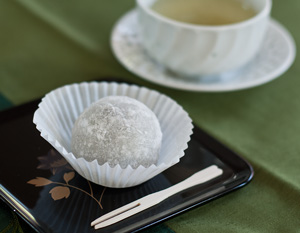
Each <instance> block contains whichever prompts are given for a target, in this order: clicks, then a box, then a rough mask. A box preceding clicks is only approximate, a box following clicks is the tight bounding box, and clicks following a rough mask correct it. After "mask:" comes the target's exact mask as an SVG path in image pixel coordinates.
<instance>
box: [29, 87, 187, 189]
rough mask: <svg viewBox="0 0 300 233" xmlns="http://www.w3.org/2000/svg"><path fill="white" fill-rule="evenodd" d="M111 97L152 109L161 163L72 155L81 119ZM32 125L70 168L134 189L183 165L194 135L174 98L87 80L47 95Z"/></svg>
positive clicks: (99, 180)
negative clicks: (131, 163) (147, 164)
mask: <svg viewBox="0 0 300 233" xmlns="http://www.w3.org/2000/svg"><path fill="white" fill-rule="evenodd" d="M109 95H120V96H129V97H131V98H134V99H137V100H139V101H140V102H142V103H144V104H145V105H146V106H148V107H149V108H150V109H151V110H152V111H153V112H154V113H155V115H156V116H157V118H158V120H159V123H160V126H161V130H162V133H163V139H162V147H161V150H160V155H159V159H158V162H157V164H154V165H151V166H150V167H148V168H145V167H143V166H139V167H138V168H136V169H133V168H132V167H131V166H128V167H127V168H125V169H122V168H121V167H120V166H119V165H117V166H115V167H110V166H109V164H108V163H105V164H103V165H99V164H98V162H97V160H94V161H92V162H88V161H86V160H85V159H83V158H76V157H75V156H74V155H73V154H72V152H71V139H72V128H73V125H74V123H75V121H76V119H77V118H78V117H79V115H80V114H81V113H82V112H83V111H84V110H85V109H86V108H88V107H89V106H90V105H91V104H92V103H94V102H95V101H97V100H98V99H100V98H103V97H105V96H109ZM33 121H34V123H35V124H36V126H37V129H38V130H39V131H40V132H41V136H42V137H43V138H44V139H45V140H47V141H48V142H49V143H50V144H51V145H52V146H53V147H54V148H55V149H56V150H57V151H58V152H59V153H61V154H62V156H64V157H65V158H66V160H67V161H68V162H69V164H70V165H71V166H72V167H73V168H74V169H75V170H76V171H77V172H78V173H79V174H80V175H81V176H83V177H85V178H86V179H88V180H90V181H92V182H94V183H96V184H100V185H103V186H108V187H118V188H123V187H131V186H135V185H138V184H141V183H143V182H145V181H146V180H149V179H151V178H152V177H154V176H156V175H157V174H159V173H161V172H162V171H164V170H165V169H167V168H169V167H170V166H172V165H174V164H176V163H178V162H179V160H180V158H181V157H182V156H183V155H184V150H185V149H186V148H187V143H188V141H189V140H190V136H191V134H192V128H193V125H192V121H191V119H190V118H189V116H188V114H187V113H186V112H185V111H184V109H183V108H182V107H181V106H180V105H178V104H177V103H176V102H175V101H174V100H172V99H171V98H169V97H167V96H166V95H163V94H160V93H159V92H157V91H154V90H149V89H148V88H145V87H138V86H136V85H128V84H126V83H121V84H119V83H114V82H112V83H108V82H100V83H99V82H90V83H87V82H84V83H80V84H72V85H67V86H64V87H61V88H58V89H56V90H54V91H51V92H50V93H49V94H47V95H46V96H45V97H44V98H43V99H42V102H41V103H40V104H39V108H38V109H37V110H36V112H35V114H34V119H33Z"/></svg>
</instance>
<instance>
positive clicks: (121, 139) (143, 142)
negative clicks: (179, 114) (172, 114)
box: [71, 96, 162, 168]
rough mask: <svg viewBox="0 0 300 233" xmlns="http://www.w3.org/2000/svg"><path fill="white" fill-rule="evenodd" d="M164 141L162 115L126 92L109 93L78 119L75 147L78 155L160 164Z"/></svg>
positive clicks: (101, 161) (122, 162) (123, 163)
mask: <svg viewBox="0 0 300 233" xmlns="http://www.w3.org/2000/svg"><path fill="white" fill-rule="evenodd" d="M161 143H162V132H161V129H160V125H159V122H158V119H157V117H156V116H155V114H154V113H153V112H152V111H151V110H150V109H149V108H148V107H147V106H146V105H144V104H143V103H141V102H139V101H137V100H135V99H133V98H130V97H126V96H108V97H104V98H102V99H100V100H98V101H97V102H95V103H94V104H92V105H91V106H90V107H89V108H87V109H86V110H85V111H84V112H83V113H82V114H81V115H80V116H79V118H78V119H77V120H76V122H75V125H74V127H73V130H72V142H71V147H72V152H73V154H74V156H75V157H76V158H79V157H83V158H84V159H86V160H87V161H93V160H95V159H97V161H98V163H99V164H100V165H103V164H104V163H106V162H108V164H109V165H110V166H111V167H114V166H116V165H117V164H119V165H120V166H121V168H126V167H127V166H128V165H130V166H132V168H137V167H138V166H140V165H142V166H144V167H149V166H151V165H152V164H156V162H157V160H158V156H159V151H160V147H161Z"/></svg>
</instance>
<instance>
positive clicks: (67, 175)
mask: <svg viewBox="0 0 300 233" xmlns="http://www.w3.org/2000/svg"><path fill="white" fill-rule="evenodd" d="M74 176H75V172H68V173H65V174H64V180H65V181H66V183H69V181H70V180H72V179H73V178H74Z"/></svg>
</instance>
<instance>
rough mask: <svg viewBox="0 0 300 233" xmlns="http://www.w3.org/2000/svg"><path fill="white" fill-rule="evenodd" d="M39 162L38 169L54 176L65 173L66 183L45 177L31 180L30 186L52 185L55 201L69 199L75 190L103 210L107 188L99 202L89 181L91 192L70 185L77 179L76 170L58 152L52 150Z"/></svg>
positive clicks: (51, 191) (52, 194) (40, 158)
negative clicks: (47, 171) (102, 201)
mask: <svg viewBox="0 0 300 233" xmlns="http://www.w3.org/2000/svg"><path fill="white" fill-rule="evenodd" d="M38 160H39V161H40V164H39V165H38V166H37V169H43V170H50V171H51V173H52V174H53V175H55V174H59V173H63V175H62V178H63V180H64V182H57V181H53V180H50V179H47V178H44V177H36V178H35V179H31V180H29V181H28V182H27V183H28V184H31V185H34V186H35V187H42V186H47V185H50V184H52V185H54V187H53V188H52V189H51V190H50V191H49V193H50V195H51V197H52V199H53V200H54V201H57V200H61V199H64V198H65V199H67V198H68V197H69V196H70V194H71V189H75V190H77V191H80V192H83V193H84V194H86V195H88V196H90V197H91V198H92V199H94V201H96V202H97V204H98V205H99V207H100V208H101V209H103V207H102V204H101V200H102V197H103V194H104V192H105V187H104V188H103V190H102V193H101V195H100V198H99V200H98V199H97V198H96V197H95V196H94V192H93V188H92V186H91V183H90V182H89V181H88V180H86V181H87V183H88V185H89V189H90V190H89V192H87V191H85V190H84V189H82V188H80V187H77V186H74V185H72V184H70V183H69V182H71V181H72V180H73V179H74V178H75V176H76V173H75V171H74V169H73V168H72V167H71V166H70V165H69V164H68V162H67V160H65V158H63V157H62V156H61V155H60V154H59V153H58V152H57V151H56V150H54V149H51V150H50V151H49V152H48V153H47V155H44V156H41V157H38Z"/></svg>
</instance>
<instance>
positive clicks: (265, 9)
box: [136, 0, 272, 31]
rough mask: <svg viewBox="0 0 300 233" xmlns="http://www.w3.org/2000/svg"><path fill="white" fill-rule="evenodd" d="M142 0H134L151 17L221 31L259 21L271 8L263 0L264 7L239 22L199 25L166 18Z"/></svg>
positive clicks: (187, 26) (197, 28) (198, 28)
mask: <svg viewBox="0 0 300 233" xmlns="http://www.w3.org/2000/svg"><path fill="white" fill-rule="evenodd" d="M143 1H144V0H136V4H137V6H138V7H140V8H141V9H143V10H144V11H145V12H146V13H147V14H148V15H150V16H151V17H153V18H155V19H157V20H159V21H161V22H164V23H166V24H169V25H173V26H177V27H180V28H186V29H192V30H196V31H197V30H207V31H223V30H231V29H238V28H243V27H246V26H248V25H250V24H255V23H256V22H257V21H260V19H262V18H265V17H267V16H269V15H270V12H271V8H272V0H264V1H265V2H264V4H265V5H264V7H263V9H261V10H260V12H258V13H257V14H255V16H253V17H251V18H249V19H246V20H244V21H241V22H237V23H232V24H224V25H213V26H211V25H200V24H197V25H196V24H189V23H185V22H180V21H177V20H174V19H171V18H168V17H166V16H163V15H161V14H159V13H157V12H155V11H154V10H152V9H151V7H148V6H147V4H145V3H144V2H143Z"/></svg>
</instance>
